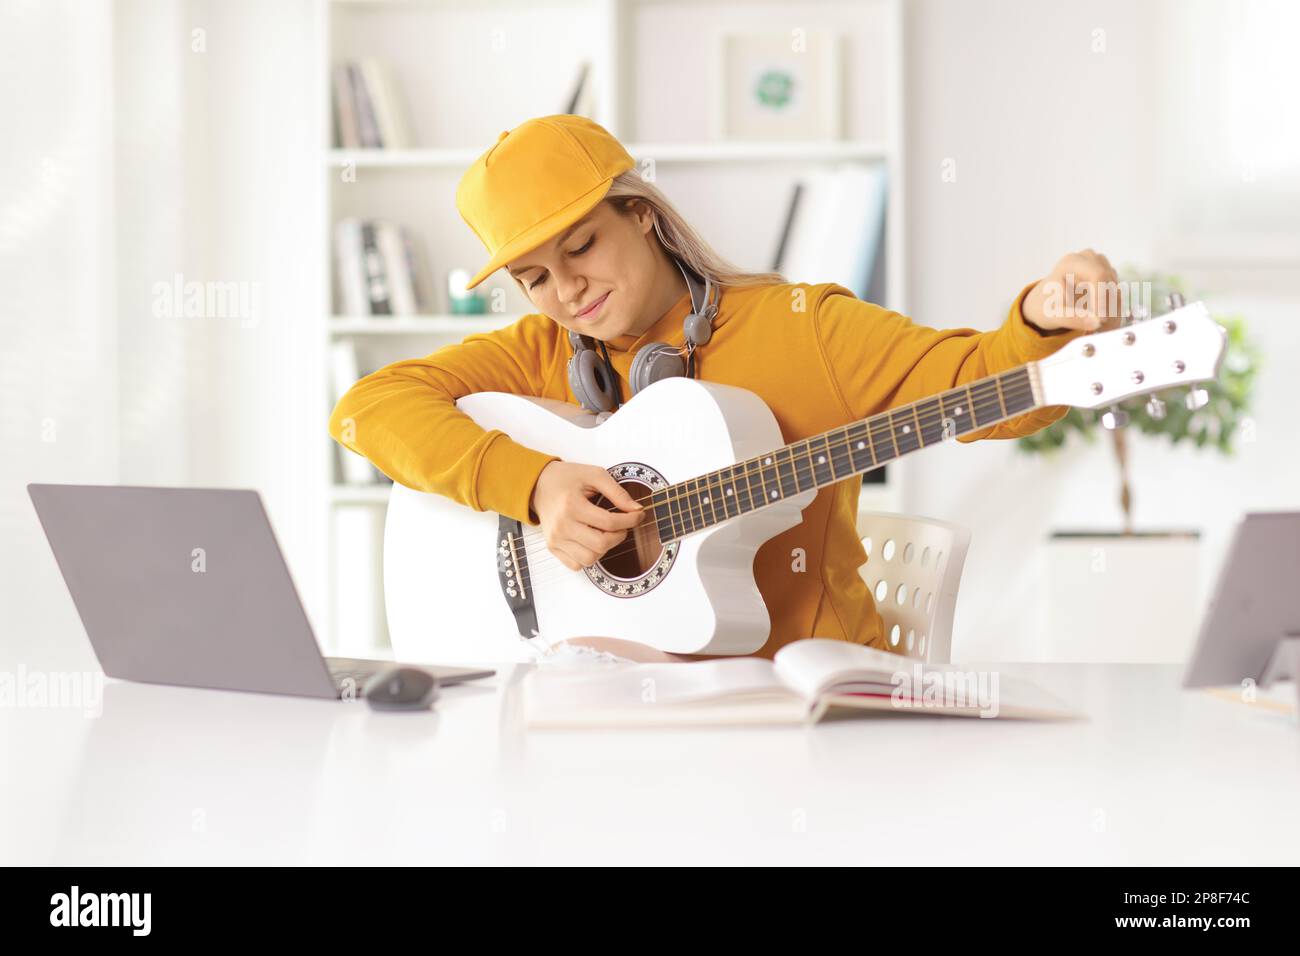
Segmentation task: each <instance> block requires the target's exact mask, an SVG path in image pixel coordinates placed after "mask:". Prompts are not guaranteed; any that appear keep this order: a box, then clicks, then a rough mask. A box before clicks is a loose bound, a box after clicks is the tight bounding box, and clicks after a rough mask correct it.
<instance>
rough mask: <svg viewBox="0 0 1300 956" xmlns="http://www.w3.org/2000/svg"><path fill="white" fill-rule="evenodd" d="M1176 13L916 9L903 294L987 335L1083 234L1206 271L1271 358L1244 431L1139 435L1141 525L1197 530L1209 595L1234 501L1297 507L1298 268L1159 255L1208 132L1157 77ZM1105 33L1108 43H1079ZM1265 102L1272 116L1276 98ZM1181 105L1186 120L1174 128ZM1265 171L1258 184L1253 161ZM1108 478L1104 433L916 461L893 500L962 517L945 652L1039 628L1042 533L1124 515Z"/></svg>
mask: <svg viewBox="0 0 1300 956" xmlns="http://www.w3.org/2000/svg"><path fill="white" fill-rule="evenodd" d="M1199 6H1200V7H1202V8H1204V7H1205V6H1206V5H1205V4H1199ZM1247 6H1249V5H1247ZM1211 12H1214V11H1211ZM1183 13H1184V8H1183V6H1182V5H1178V10H1177V11H1175V8H1174V7H1173V6H1166V5H1164V4H1160V3H1131V2H1109V0H1092V2H1089V3H1071V2H1064V0H1052V2H1044V0H1008V2H1000V3H966V2H960V0H917V2H914V3H911V4H909V6H908V16H907V33H908V41H907V42H908V51H907V54H908V55H907V64H908V72H907V99H908V155H909V160H910V175H909V178H908V188H909V194H908V200H909V208H910V210H911V213H912V215H911V218H910V221H909V222H908V251H909V261H910V276H909V280H910V281H909V289H908V302H909V303H910V307H911V313H912V315H913V316H914V317H915V318H916V320H917V321H920V322H924V323H926V324H930V325H935V326H972V327H975V328H982V329H989V328H994V327H995V326H996V325H997V324H998V323H1000V322H1001V321H1002V319H1003V317H1004V316H1005V312H1006V309H1007V306H1008V304H1009V302H1010V300H1011V297H1012V296H1013V295H1014V294H1015V293H1016V292H1017V291H1018V290H1019V289H1020V288H1021V287H1022V285H1023V284H1024V283H1025V282H1027V281H1028V280H1030V279H1032V278H1035V277H1038V276H1041V275H1043V274H1045V273H1046V272H1047V270H1048V269H1050V267H1051V266H1052V264H1053V262H1054V261H1055V260H1056V259H1057V258H1059V256H1060V255H1062V254H1064V253H1065V252H1068V251H1071V250H1074V249H1080V248H1084V247H1088V246H1091V247H1093V248H1096V249H1099V250H1101V251H1103V252H1105V253H1106V254H1107V256H1109V258H1110V259H1111V261H1112V262H1113V263H1115V264H1116V265H1117V266H1122V265H1124V264H1126V263H1131V264H1134V265H1136V266H1139V267H1157V268H1161V269H1166V270H1168V269H1172V270H1174V271H1179V272H1182V273H1183V274H1184V275H1186V276H1187V277H1188V278H1189V279H1192V280H1193V281H1195V280H1198V279H1200V280H1202V281H1203V282H1204V283H1206V284H1205V285H1203V286H1202V288H1205V289H1206V291H1207V292H1208V293H1211V295H1210V297H1209V301H1210V304H1211V305H1212V307H1214V308H1216V309H1223V310H1225V311H1240V312H1241V313H1243V314H1244V315H1246V316H1247V317H1248V318H1249V319H1250V320H1251V330H1252V333H1253V335H1255V336H1256V338H1257V339H1258V341H1259V342H1260V343H1261V344H1262V345H1263V346H1264V348H1265V350H1266V352H1267V354H1268V355H1269V362H1268V365H1267V366H1266V368H1265V369H1264V370H1263V371H1262V373H1261V376H1260V379H1259V386H1258V396H1257V401H1256V414H1255V419H1256V431H1255V438H1254V441H1252V442H1248V443H1246V444H1244V445H1243V446H1242V451H1241V454H1240V455H1239V456H1238V457H1237V458H1235V459H1233V460H1223V459H1220V458H1218V457H1217V456H1216V455H1213V454H1209V453H1207V454H1197V453H1195V452H1192V451H1190V450H1173V449H1170V448H1167V447H1164V446H1163V445H1162V444H1161V443H1159V442H1156V441H1152V440H1147V439H1142V438H1138V437H1136V436H1135V440H1134V441H1133V443H1132V449H1133V451H1132V457H1133V469H1134V483H1135V490H1136V521H1137V525H1138V527H1139V529H1141V528H1148V529H1158V528H1167V527H1194V528H1200V529H1201V530H1202V531H1203V533H1204V542H1205V547H1204V549H1203V552H1202V562H1201V573H1200V575H1199V578H1200V580H1199V582H1197V586H1196V588H1194V589H1192V592H1191V593H1192V595H1193V599H1194V600H1196V601H1198V602H1201V603H1203V601H1204V599H1205V589H1206V588H1207V587H1208V586H1209V585H1210V584H1211V583H1212V580H1213V574H1214V573H1215V571H1216V570H1217V567H1218V564H1219V560H1220V557H1221V554H1222V550H1223V548H1224V546H1225V544H1226V536H1227V535H1228V534H1229V533H1230V531H1231V527H1232V525H1233V523H1234V522H1235V521H1236V519H1237V517H1238V516H1239V515H1240V513H1241V512H1242V511H1243V510H1252V509H1254V510H1267V509H1286V508H1290V509H1295V508H1297V507H1300V455H1298V454H1297V448H1296V441H1295V437H1294V436H1295V429H1294V427H1293V426H1292V425H1291V423H1290V411H1289V408H1288V405H1287V396H1285V395H1284V394H1283V389H1284V388H1285V387H1286V386H1287V384H1289V382H1290V381H1291V380H1292V379H1293V378H1294V377H1295V375H1296V373H1297V372H1298V371H1300V348H1298V347H1297V346H1300V332H1298V331H1297V329H1298V326H1297V324H1296V322H1295V318H1296V304H1297V303H1296V300H1295V298H1294V293H1293V292H1291V291H1289V289H1294V288H1295V286H1294V285H1288V283H1286V282H1284V281H1283V278H1282V275H1281V270H1285V269H1289V268H1292V267H1291V266H1289V265H1287V264H1286V263H1281V264H1279V263H1278V262H1276V261H1274V262H1272V265H1271V266H1269V267H1268V268H1261V267H1259V264H1258V263H1241V262H1238V263H1236V264H1235V265H1234V266H1233V267H1232V268H1230V269H1228V268H1221V269H1218V270H1216V271H1213V272H1211V271H1209V270H1208V269H1207V266H1209V265H1212V264H1213V262H1206V261H1200V262H1199V263H1198V265H1197V268H1196V269H1192V268H1191V267H1190V265H1189V263H1188V262H1187V261H1185V260H1183V259H1175V258H1173V257H1172V255H1171V253H1170V250H1171V249H1173V248H1174V247H1175V246H1177V245H1178V243H1176V242H1175V240H1176V239H1177V238H1178V237H1177V236H1176V235H1173V234H1172V230H1173V229H1174V228H1175V227H1176V226H1177V228H1185V223H1186V220H1187V217H1186V216H1185V215H1184V213H1185V212H1186V203H1187V197H1188V195H1189V191H1188V189H1187V188H1181V189H1170V188H1167V184H1166V183H1165V180H1166V179H1167V178H1168V177H1170V176H1171V175H1174V173H1175V171H1176V173H1177V178H1178V179H1179V181H1180V182H1189V181H1190V182H1195V181H1196V180H1197V178H1198V177H1197V176H1196V175H1194V173H1195V169H1194V167H1196V165H1197V163H1199V162H1201V159H1200V155H1199V154H1198V153H1197V152H1195V151H1194V149H1193V145H1194V143H1193V140H1194V137H1204V136H1205V135H1206V132H1205V130H1204V129H1202V128H1201V127H1198V126H1197V125H1196V124H1194V123H1190V122H1187V118H1188V117H1190V116H1194V115H1195V114H1196V112H1197V110H1198V104H1197V102H1195V101H1193V100H1192V99H1190V98H1192V97H1196V96H1198V95H1201V93H1200V92H1198V91H1197V90H1195V89H1194V88H1193V87H1188V86H1179V85H1177V84H1174V83H1170V82H1168V81H1167V80H1166V79H1165V78H1166V77H1168V76H1170V75H1184V74H1186V73H1187V72H1188V71H1189V68H1188V67H1186V66H1179V65H1178V63H1179V60H1180V57H1181V55H1182V50H1181V49H1180V48H1179V46H1178V45H1177V44H1176V43H1174V42H1171V41H1169V39H1168V36H1169V31H1170V30H1171V29H1172V28H1173V25H1174V24H1177V23H1178V22H1179V16H1180V15H1182V14H1183ZM1099 30H1100V31H1104V34H1101V33H1096V32H1095V31H1099ZM1185 33H1186V31H1185V30H1184V31H1183V33H1182V34H1179V35H1185ZM1098 38H1101V39H1103V40H1104V52H1095V51H1094V49H1093V44H1094V42H1095V41H1096V40H1097V39H1098ZM1275 95H1276V96H1277V97H1278V102H1277V103H1276V104H1275V105H1276V107H1277V110H1278V112H1276V113H1275V115H1276V116H1278V117H1279V118H1280V117H1281V116H1283V115H1285V113H1284V110H1283V106H1284V104H1283V102H1282V100H1281V96H1282V91H1281V90H1280V89H1279V90H1277V91H1276V94H1275ZM1287 108H1288V109H1289V107H1287ZM1174 116H1176V117H1178V118H1179V122H1177V123H1171V122H1168V119H1169V117H1174ZM1162 117H1163V118H1164V119H1163V120H1162ZM1215 118H1218V119H1219V120H1220V121H1222V120H1221V117H1220V116H1219V115H1218V114H1213V115H1212V116H1211V117H1210V121H1213V120H1214V119H1215ZM1170 130H1174V131H1175V132H1174V133H1171V132H1170ZM1170 135H1180V136H1182V137H1184V138H1185V140H1186V142H1184V141H1183V140H1180V141H1176V142H1170V141H1169V140H1168V139H1167V138H1166V137H1168V136H1170ZM1211 135H1212V134H1211ZM1220 135H1222V133H1220ZM950 158H951V159H952V160H955V162H956V170H957V178H956V181H955V182H944V181H943V179H942V178H941V175H940V172H941V164H942V163H943V162H944V161H945V160H946V159H950ZM1216 158H1217V157H1216ZM1260 165H1261V168H1264V167H1266V165H1267V164H1260ZM1189 167H1192V168H1193V169H1192V170H1191V171H1189ZM1259 183H1260V186H1261V188H1265V187H1268V186H1269V185H1270V181H1266V178H1265V177H1263V176H1261V177H1259ZM1216 208H1217V206H1216ZM1293 225H1294V224H1293ZM1293 234H1300V226H1296V228H1295V229H1294V230H1293ZM1247 280H1249V281H1247ZM1116 477H1117V472H1116V470H1115V467H1114V464H1113V461H1112V459H1111V455H1110V451H1109V449H1108V448H1107V447H1106V446H1105V445H1104V444H1103V443H1098V444H1097V445H1096V446H1093V447H1089V446H1086V445H1080V444H1074V445H1072V446H1070V447H1068V448H1067V449H1066V450H1065V451H1064V453H1063V454H1061V455H1059V456H1057V457H1056V458H1055V460H1042V459H1037V458H1029V457H1027V456H1024V455H1023V454H1021V453H1019V452H1018V450H1017V448H1016V447H1015V445H1014V443H1009V442H992V441H989V442H981V443H976V444H973V445H964V446H963V445H958V446H956V447H945V448H941V449H935V450H933V451H930V452H926V453H925V454H924V455H923V456H918V458H917V459H916V460H915V463H914V465H913V467H912V468H911V470H910V472H909V485H908V489H907V494H908V498H907V509H908V510H909V511H912V512H915V513H919V514H928V515H933V516H935V517H939V518H946V519H948V520H953V521H957V522H960V523H963V524H965V525H967V526H968V527H970V528H971V529H972V531H973V539H972V544H971V551H970V555H969V557H968V561H967V565H966V574H965V577H964V580H963V585H962V591H961V597H960V599H959V602H958V606H957V616H956V622H955V633H954V643H953V653H954V657H955V658H957V659H962V658H966V659H973V658H991V659H997V658H998V656H999V653H1000V651H1002V650H1005V649H1007V648H1014V647H1018V646H1022V645H1023V643H1024V642H1025V641H1026V640H1027V639H1028V638H1029V637H1030V636H1031V632H1032V628H1033V627H1034V621H1033V610H1034V602H1035V599H1036V597H1037V590H1038V587H1039V578H1038V573H1039V567H1038V562H1039V560H1040V557H1041V545H1042V543H1043V541H1044V540H1045V538H1046V535H1047V534H1048V533H1049V532H1050V531H1051V530H1052V529H1058V528H1060V529H1064V528H1071V529H1077V528H1094V529H1105V530H1117V529H1118V528H1119V526H1120V521H1121V516H1120V511H1119V507H1118V503H1117V497H1116ZM1159 571H1160V569H1159V568H1152V569H1151V572H1152V573H1153V574H1158V573H1159ZM1080 586H1081V587H1090V586H1091V587H1096V586H1098V585H1097V584H1095V583H1094V582H1086V581H1085V582H1080Z"/></svg>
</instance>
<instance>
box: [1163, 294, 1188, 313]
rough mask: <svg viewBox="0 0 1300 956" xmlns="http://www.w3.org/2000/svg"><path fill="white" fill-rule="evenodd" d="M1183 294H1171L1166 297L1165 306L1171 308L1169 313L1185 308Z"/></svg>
mask: <svg viewBox="0 0 1300 956" xmlns="http://www.w3.org/2000/svg"><path fill="white" fill-rule="evenodd" d="M1183 304H1184V303H1183V294H1182V293H1181V292H1170V293H1169V295H1167V296H1166V297H1165V305H1167V306H1169V311H1170V312H1172V311H1174V310H1175V309H1181V308H1182V307H1183Z"/></svg>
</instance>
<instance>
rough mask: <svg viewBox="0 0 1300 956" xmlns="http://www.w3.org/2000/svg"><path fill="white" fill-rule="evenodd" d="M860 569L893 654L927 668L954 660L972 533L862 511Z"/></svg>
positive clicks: (922, 520)
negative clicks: (954, 630)
mask: <svg viewBox="0 0 1300 956" xmlns="http://www.w3.org/2000/svg"><path fill="white" fill-rule="evenodd" d="M858 533H859V534H861V535H862V547H863V549H864V550H865V551H866V552H867V563H866V564H864V565H862V567H860V568H859V569H858V573H859V574H860V575H861V576H862V580H863V581H865V582H866V584H867V587H868V588H870V589H871V593H872V595H873V596H874V597H875V599H876V609H877V610H878V611H880V616H881V618H883V619H884V622H885V639H886V640H887V641H888V642H889V645H890V649H891V650H895V651H897V652H898V653H901V654H905V655H907V656H908V657H914V658H917V659H918V660H921V661H924V662H926V663H929V664H947V663H948V662H949V661H950V659H951V656H952V617H953V610H954V608H955V607H956V605H957V586H958V584H960V583H961V569H962V566H963V565H964V564H965V563H966V549H967V548H968V547H969V546H970V531H969V530H968V529H966V528H963V527H961V526H960V525H955V524H949V523H948V522H946V521H937V520H935V519H933V518H919V517H916V516H914V515H898V514H889V513H887V512H876V511H872V512H864V513H862V514H861V515H860V516H859V519H858Z"/></svg>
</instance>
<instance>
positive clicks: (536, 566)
mask: <svg viewBox="0 0 1300 956" xmlns="http://www.w3.org/2000/svg"><path fill="white" fill-rule="evenodd" d="M974 390H975V386H974V385H972V386H971V391H972V394H973V393H974ZM996 392H997V387H996V385H995V384H992V383H989V384H986V385H984V386H983V392H982V394H981V396H980V398H978V399H975V400H974V401H972V402H970V403H969V405H970V406H978V405H979V404H980V403H981V402H983V401H984V400H986V399H989V398H992V397H993V396H994V394H995V393H996ZM1001 392H1002V399H1003V401H1002V403H1001V404H1005V403H1006V402H1008V401H1010V402H1013V403H1014V402H1015V401H1018V400H1021V399H1023V398H1026V397H1030V398H1032V392H1033V390H1032V387H1031V386H1030V385H1029V382H1028V380H1027V379H1026V380H1025V381H1024V382H1021V383H1019V384H1017V385H1015V386H1012V387H1006V388H1003V389H1002V390H1001ZM921 401H922V402H924V401H934V399H933V398H931V399H923V400H921ZM954 404H956V403H955V402H954ZM966 404H967V403H963V405H966ZM919 405H920V402H914V403H910V404H909V405H905V406H901V407H899V408H894V409H889V410H888V412H887V413H880V414H881V415H885V414H888V416H889V417H890V419H893V418H894V417H896V416H897V415H898V414H899V413H900V412H905V411H906V410H907V409H909V408H917V409H919ZM977 410H978V409H977ZM1033 410H1034V409H1033V407H1032V406H1031V407H1029V408H1026V409H1025V410H1023V411H1017V412H1013V413H1011V414H1010V415H1007V416H1005V417H1003V418H998V419H995V420H994V421H992V422H989V423H988V424H987V425H979V424H976V425H975V426H974V427H973V428H970V429H969V431H979V430H981V429H983V428H988V427H993V426H994V425H997V424H999V423H1000V422H1003V421H1006V420H1008V419H1010V418H1016V417H1019V416H1020V415H1024V414H1028V413H1029V412H1031V411H1033ZM875 417H877V416H871V418H875ZM914 417H915V420H916V421H918V422H919V423H920V425H919V430H918V432H916V433H915V434H918V442H919V441H920V437H919V436H920V434H922V433H923V430H924V429H925V428H926V427H928V426H930V425H933V424H934V423H935V422H937V421H942V420H943V419H944V418H951V417H952V416H950V415H945V414H944V412H943V411H942V409H940V410H939V411H938V414H930V413H928V412H927V414H926V415H916V416H914ZM871 418H867V419H862V420H860V421H859V422H854V423H852V424H850V425H848V426H846V427H848V428H853V427H854V426H855V425H858V424H866V423H869V422H870V421H871ZM892 424H893V422H892V421H891V422H888V423H886V425H885V427H886V428H888V427H889V426H890V425H892ZM899 424H900V425H902V424H908V425H910V424H911V423H910V422H901V423H899ZM869 431H870V433H871V436H872V437H876V432H877V431H878V429H869ZM865 438H866V436H865V435H861V434H860V435H858V436H856V437H846V438H844V439H841V440H837V441H835V442H829V441H828V442H827V449H826V451H827V454H828V455H831V456H834V454H835V453H836V452H838V451H843V450H846V449H847V450H848V451H849V452H850V456H849V461H850V463H851V462H852V446H853V445H854V444H855V443H858V442H861V441H863V440H864V439H865ZM890 440H891V442H892V443H893V444H894V448H895V451H896V452H897V450H898V442H897V439H896V438H895V437H894V434H893V432H892V431H891V433H890ZM868 447H870V448H871V449H872V451H873V452H874V442H870V441H869V446H868ZM927 447H930V446H929V445H924V444H918V445H917V447H916V448H913V449H909V451H907V452H902V453H898V454H895V455H894V456H892V457H891V458H890V459H887V460H886V462H884V464H888V462H889V461H892V460H894V459H896V458H900V457H902V456H903V455H906V454H910V453H911V452H913V451H919V450H921V449H922V448H927ZM767 457H772V458H773V463H772V464H771V465H764V466H761V468H760V470H768V469H771V470H776V473H777V477H776V479H775V480H776V482H777V485H778V488H779V487H780V481H781V480H782V473H781V471H780V470H779V466H782V465H790V466H792V470H793V475H794V478H795V481H796V484H797V485H798V484H803V479H805V478H810V477H815V475H816V467H815V466H814V465H813V464H812V462H811V460H809V459H807V458H805V459H803V460H802V461H800V460H798V459H795V458H794V457H791V458H790V459H785V460H779V461H778V460H777V459H776V457H775V455H774V454H773V455H758V456H755V457H753V458H750V459H746V461H747V462H758V461H760V460H761V459H763V458H767ZM743 464H745V462H736V463H735V464H734V465H731V466H729V467H731V468H733V469H734V468H739V467H740V466H742V465H743ZM877 467H881V465H876V466H873V467H872V468H868V469H865V470H864V471H863V472H854V474H862V473H865V472H867V471H873V470H875V468H877ZM745 477H746V476H745V475H743V474H742V475H734V476H732V478H731V484H732V485H733V486H735V485H737V479H738V478H745ZM849 477H851V476H848V475H846V476H845V477H844V478H841V479H839V480H840V481H844V480H847V479H848V478H849ZM760 480H761V479H760ZM725 481H726V479H723V478H721V477H719V478H718V479H717V480H716V483H715V481H712V480H711V481H709V482H708V483H707V484H706V485H702V486H699V487H697V488H695V489H692V490H690V491H683V492H681V493H679V494H676V495H674V496H671V497H669V498H666V499H664V500H663V501H661V502H657V503H656V504H655V505H654V507H653V508H647V509H646V510H647V511H653V510H655V508H658V507H659V506H661V505H668V504H670V503H679V504H680V503H681V502H682V501H687V502H688V504H687V509H688V511H687V513H688V514H690V515H691V518H692V520H693V519H694V511H692V510H690V507H689V496H692V495H694V496H696V497H697V498H698V496H699V495H700V494H701V493H702V492H704V491H706V490H717V489H720V488H721V487H722V485H723V483H724V482H725ZM833 483H834V482H831V483H828V484H833ZM679 484H681V483H679ZM747 485H749V486H750V487H749V491H748V493H747V496H748V497H749V499H750V501H751V504H752V502H753V488H752V481H747ZM803 490H804V491H807V490H811V488H805V489H803ZM797 493H801V492H797ZM784 497H785V496H784V494H783V495H782V496H781V498H773V499H771V500H772V501H778V500H782V499H783V498H784ZM652 499H653V494H652V495H651V498H650V499H647V498H638V499H634V500H637V501H646V500H652ZM737 501H739V498H737ZM705 507H708V508H709V511H710V512H713V513H714V518H715V519H716V520H715V521H714V522H713V523H714V524H720V523H721V522H722V521H725V520H728V517H721V518H718V517H717V515H716V512H715V509H713V508H712V506H711V505H707V506H705V505H700V504H699V502H698V500H697V503H696V508H695V510H698V511H699V513H700V517H701V518H703V517H704V516H705V511H704V508H705ZM761 507H762V506H758V507H754V508H751V509H750V510H749V511H747V512H740V513H739V514H736V515H731V516H729V517H732V518H734V517H741V516H743V515H745V514H752V513H754V512H755V511H758V510H760V509H761ZM605 510H607V511H618V509H613V508H606V509H605ZM619 513H623V512H621V511H619ZM667 515H668V517H669V520H670V523H675V519H674V518H673V516H672V513H671V511H669V512H667ZM709 526H710V527H711V526H712V524H710V525H709ZM692 530H702V529H699V528H697V529H692ZM690 533H691V532H690V531H688V532H686V534H690ZM683 536H685V535H683ZM520 538H521V539H522V541H523V542H524V545H525V548H526V549H527V548H529V547H530V546H531V545H533V544H536V543H538V541H539V540H540V541H541V543H542V546H543V548H542V550H541V551H540V552H539V553H538V555H537V556H536V557H534V556H533V555H532V554H531V553H530V554H529V555H528V567H527V568H526V569H525V571H524V574H522V575H520V577H521V578H522V579H523V580H524V583H525V585H528V584H529V583H530V582H531V581H537V582H538V583H542V581H543V579H542V578H539V577H537V575H538V574H541V573H545V572H547V571H550V570H552V569H554V568H555V567H557V566H558V567H559V568H561V569H562V570H563V571H565V572H569V573H580V572H575V571H574V570H573V569H571V568H569V567H568V566H567V565H565V564H564V563H563V562H562V561H561V560H560V559H559V557H557V556H556V555H555V554H554V552H552V551H551V550H550V549H549V547H545V533H544V532H542V531H540V530H530V531H526V532H524V533H523V534H522V535H521V536H520ZM674 540H676V539H674ZM635 549H636V543H635V541H634V540H633V539H632V538H631V537H629V538H627V539H625V540H623V541H620V542H619V543H618V544H616V545H615V546H614V547H613V548H611V549H610V550H609V551H607V552H606V553H604V554H603V555H601V556H600V558H599V559H598V561H606V560H608V559H610V558H615V557H619V556H621V555H624V554H628V553H630V552H632V551H634V550H635Z"/></svg>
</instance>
